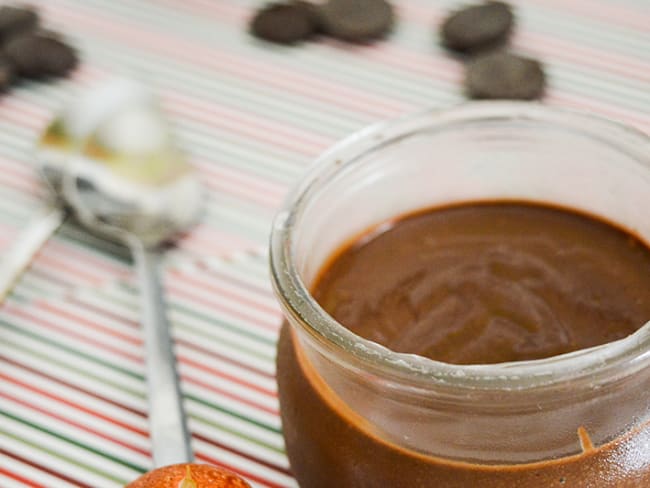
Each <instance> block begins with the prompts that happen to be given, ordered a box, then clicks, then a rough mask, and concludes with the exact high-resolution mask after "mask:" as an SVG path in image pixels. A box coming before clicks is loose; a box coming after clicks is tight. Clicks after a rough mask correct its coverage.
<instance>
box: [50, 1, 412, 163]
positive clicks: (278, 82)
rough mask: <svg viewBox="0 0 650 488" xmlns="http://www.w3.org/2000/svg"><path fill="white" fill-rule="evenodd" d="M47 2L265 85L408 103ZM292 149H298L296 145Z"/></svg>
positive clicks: (78, 21) (120, 34) (100, 27)
mask: <svg viewBox="0 0 650 488" xmlns="http://www.w3.org/2000/svg"><path fill="white" fill-rule="evenodd" d="M43 8H44V9H46V10H47V13H48V15H51V16H52V17H53V18H56V19H57V20H58V21H60V22H64V23H70V24H71V25H73V26H74V28H75V30H76V29H85V30H89V31H91V32H92V33H93V35H95V36H97V35H107V36H108V37H109V38H110V39H112V40H114V39H115V38H117V39H120V40H122V41H123V42H125V43H128V44H129V45H130V46H132V47H135V46H137V47H138V48H140V49H143V50H145V51H155V52H158V53H159V54H161V55H163V56H173V57H174V58H176V59H177V60H179V62H180V60H183V62H188V63H191V64H193V65H201V66H204V67H206V68H208V69H217V70H220V71H222V72H230V73H232V74H236V75H237V76H238V77H240V78H243V79H249V80H253V81H257V82H259V83H261V84H262V85H263V86H271V85H273V86H275V87H276V88H280V89H282V90H288V91H293V92H295V93H300V94H302V95H306V97H307V98H308V99H315V100H320V101H323V102H326V103H328V104H334V105H339V106H343V107H346V108H348V109H353V110H355V112H361V113H369V114H373V115H382V116H386V115H387V114H394V113H396V112H401V111H403V110H404V108H405V106H404V105H403V104H401V103H399V102H397V101H395V100H389V99H387V98H385V97H380V96H371V95H369V94H368V93H366V92H364V91H362V90H355V89H352V88H349V87H345V86H341V85H340V84H337V83H332V82H328V81H326V80H323V79H322V78H320V77H318V76H314V75H309V74H298V73H296V72H290V71H289V70H287V69H284V68H283V67H282V66H279V67H278V66H276V64H275V63H273V62H272V60H268V61H267V60H264V59H256V60H247V59H245V58H243V57H241V56H239V55H237V54H231V53H228V52H226V51H222V50H219V49H217V48H215V47H213V46H212V47H211V48H206V47H202V46H201V45H200V44H197V43H192V42H189V41H187V40H186V39H185V38H181V37H178V36H177V37H173V36H171V33H170V32H165V33H164V34H163V33H162V32H161V33H156V32H152V31H151V30H149V29H150V28H151V26H149V25H144V24H133V23H129V22H127V21H126V20H125V19H124V18H123V17H122V18H120V19H119V22H115V21H112V20H110V19H107V18H99V17H97V15H96V13H95V12H89V11H84V9H82V8H81V7H78V8H77V9H76V11H75V12H71V11H70V10H69V9H65V8H64V7H63V6H57V5H56V4H54V3H48V4H47V5H44V6H43ZM285 142H286V141H285ZM294 149H295V150H298V148H294ZM298 152H300V151H299V150H298Z"/></svg>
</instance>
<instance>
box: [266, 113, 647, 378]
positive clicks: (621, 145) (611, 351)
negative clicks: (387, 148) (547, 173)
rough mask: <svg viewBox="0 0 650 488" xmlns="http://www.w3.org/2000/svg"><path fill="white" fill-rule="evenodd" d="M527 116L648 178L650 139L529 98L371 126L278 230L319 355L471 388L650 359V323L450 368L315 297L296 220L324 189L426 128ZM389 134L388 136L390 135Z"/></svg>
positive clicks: (277, 280) (295, 200)
mask: <svg viewBox="0 0 650 488" xmlns="http://www.w3.org/2000/svg"><path fill="white" fill-rule="evenodd" d="M506 120H507V121H513V120H521V121H528V122H537V123H546V124H553V125H554V126H556V127H557V126H559V127H562V128H565V129H567V130H573V131H578V132H580V133H582V134H584V135H587V136H589V137H591V138H593V139H594V140H597V141H598V142H601V143H606V144H608V145H610V146H614V147H616V148H617V149H618V150H619V151H621V152H625V153H627V154H628V155H631V156H632V157H633V158H634V159H636V160H637V161H638V163H639V164H640V165H642V166H644V167H645V169H646V170H647V171H648V173H649V174H650V137H649V136H648V135H646V134H644V133H643V132H641V131H639V130H637V129H634V128H631V127H629V126H626V125H623V124H620V123H618V122H615V121H612V120H609V119H606V118H603V117H600V116H595V115H592V114H589V113H586V112H582V111H577V110H572V109H564V108H562V109H561V108H555V107H548V106H545V105H542V104H539V103H531V102H510V101H508V102H494V101H481V102H468V103H463V104H460V105H456V106H453V107H451V108H447V109H427V110H422V111H418V112H415V113H412V114H408V115H406V116H403V117H400V118H398V119H393V120H388V121H383V122H379V123H376V124H373V125H371V126H369V127H366V128H364V129H362V130H360V131H358V132H356V133H354V134H352V135H350V136H348V137H346V138H344V139H343V140H341V141H340V142H338V143H336V144H335V145H334V146H332V147H331V148H330V149H328V150H327V151H326V152H324V153H323V154H322V155H321V156H319V157H318V158H317V159H316V160H315V161H314V163H313V164H312V165H311V167H310V169H309V170H308V171H307V173H306V174H305V175H303V177H302V179H301V180H300V181H299V182H298V184H297V185H296V186H295V187H294V188H293V189H292V191H290V192H289V194H288V195H287V197H286V198H285V201H284V203H283V206H282V207H281V209H280V211H279V212H278V213H277V214H276V217H275V219H274V221H273V226H272V229H271V240H270V267H271V281H272V284H273V287H274V290H275V292H276V295H277V297H278V299H279V301H280V304H281V306H282V307H283V309H284V312H285V314H287V315H288V317H290V318H291V319H293V320H292V321H291V322H292V323H294V324H297V326H298V327H299V328H300V329H301V330H302V331H303V332H305V333H306V337H308V338H309V340H310V341H311V343H312V345H313V346H314V347H316V348H317V349H318V350H319V352H320V353H321V354H324V355H326V356H327V357H328V358H329V359H331V360H333V361H335V362H337V363H340V364H342V365H343V366H345V367H347V368H357V369H361V370H363V371H364V372H366V373H367V374H370V373H372V374H375V375H377V376H379V377H381V378H384V379H390V380H397V381H402V382H407V383H410V384H411V385H412V386H413V387H420V388H425V389H426V388H429V387H431V385H434V384H435V385H438V386H448V387H452V388H455V389H457V388H463V389H464V388H469V389H473V390H476V389H478V390H496V391H498V390H530V389H538V388H545V387H549V386H556V385H558V384H562V383H566V382H569V381H570V382H572V384H575V382H577V381H581V380H582V381H586V382H587V383H588V384H589V385H591V386H596V385H598V384H599V383H601V382H606V381H611V380H612V379H613V378H616V377H619V376H620V375H628V374H632V373H633V372H635V371H639V370H640V369H642V368H644V367H647V366H648V365H650V321H649V322H648V323H646V324H645V325H643V326H642V327H641V328H640V329H638V330H637V331H636V332H634V333H633V334H631V335H629V336H627V337H625V338H622V339H619V340H617V341H613V342H609V343H606V344H603V345H599V346H595V347H591V348H588V349H581V350H578V351H574V352H571V353H566V354H562V355H557V356H553V357H549V358H544V359H535V360H526V361H516V362H509V363H496V364H467V365H465V364H463V365H457V364H450V363H444V362H440V361H436V360H433V359H429V358H425V357H422V356H418V355H415V354H408V353H399V352H395V351H392V350H390V349H388V348H386V347H384V346H382V345H380V344H378V343H376V342H373V341H370V340H367V339H364V338H362V337H360V336H358V335H356V334H354V333H353V332H351V331H350V330H349V329H347V328H345V327H344V326H343V325H342V324H340V323H339V322H338V321H336V320H335V319H334V318H332V317H331V316H330V315H329V314H327V312H325V311H324V310H323V309H322V307H321V306H320V305H319V304H318V303H317V302H316V300H315V299H314V298H313V297H312V295H311V293H310V292H309V289H308V287H307V285H306V284H305V283H304V281H303V280H302V278H301V277H300V273H299V272H298V269H297V267H296V263H295V261H294V246H295V238H294V237H295V231H296V228H295V223H296V221H297V219H298V217H299V216H300V213H301V212H302V210H303V209H304V208H305V206H306V205H308V203H309V201H310V197H311V196H312V195H313V194H314V193H315V192H316V190H317V188H318V187H319V185H321V184H323V183H324V182H326V181H327V180H328V179H329V178H331V177H332V176H334V175H336V174H337V173H338V172H339V171H342V170H343V169H344V168H345V167H346V166H347V165H349V164H354V162H355V161H356V160H357V159H359V158H360V157H361V156H363V155H364V154H367V153H368V152H370V151H374V150H378V149H381V147H382V146H384V145H387V144H390V143H391V142H394V141H396V140H400V139H403V138H405V137H408V136H409V135H412V134H414V133H416V132H418V129H419V130H422V129H424V128H425V127H426V128H427V129H430V128H432V127H438V128H444V127H450V126H451V125H453V124H457V123H467V122H475V123H491V122H496V121H506ZM387 133H390V135H389V136H387V135H386V134H387Z"/></svg>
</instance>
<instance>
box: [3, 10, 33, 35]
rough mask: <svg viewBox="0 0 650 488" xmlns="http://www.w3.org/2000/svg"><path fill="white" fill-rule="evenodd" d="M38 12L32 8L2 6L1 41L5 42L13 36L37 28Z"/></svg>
mask: <svg viewBox="0 0 650 488" xmlns="http://www.w3.org/2000/svg"><path fill="white" fill-rule="evenodd" d="M37 27H38V13H36V11H35V10H34V9H31V8H21V7H12V6H9V5H3V6H2V7H0V43H5V42H7V41H8V40H9V39H11V38H12V37H15V36H17V35H21V34H25V33H28V32H31V31H34V30H36V28H37Z"/></svg>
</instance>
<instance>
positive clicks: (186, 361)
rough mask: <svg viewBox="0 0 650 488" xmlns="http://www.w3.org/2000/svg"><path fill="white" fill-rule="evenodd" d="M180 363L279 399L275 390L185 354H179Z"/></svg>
mask: <svg viewBox="0 0 650 488" xmlns="http://www.w3.org/2000/svg"><path fill="white" fill-rule="evenodd" d="M178 361H179V362H181V363H183V364H186V365H188V366H192V367H193V368H196V369H199V370H201V371H205V372H206V373H210V374H211V375H213V376H217V377H219V378H224V379H226V380H228V381H230V382H232V383H234V384H236V385H240V386H244V387H246V388H250V389H251V390H255V391H256V392H258V393H261V394H263V395H267V396H269V397H272V398H277V393H276V392H275V391H273V390H269V389H267V388H264V387H262V386H259V385H256V384H255V383H251V382H250V381H246V380H243V379H241V378H238V377H236V376H233V375H231V374H228V373H224V372H223V371H219V370H217V369H215V368H213V367H211V366H207V365H206V364H204V363H201V362H199V361H195V360H194V359H191V358H189V357H187V356H185V355H184V354H179V355H178Z"/></svg>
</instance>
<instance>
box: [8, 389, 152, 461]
mask: <svg viewBox="0 0 650 488" xmlns="http://www.w3.org/2000/svg"><path fill="white" fill-rule="evenodd" d="M0 397H4V398H5V399H8V400H11V401H13V402H15V403H17V404H18V405H21V406H23V407H25V408H28V409H31V410H34V411H36V412H39V413H42V414H43V415H45V416H47V417H50V418H53V419H55V420H59V421H60V422H63V423H65V424H68V425H71V426H72V427H75V428H77V429H79V430H82V431H84V432H88V433H89V434H93V435H95V436H97V437H99V438H100V439H104V440H106V441H109V442H112V443H113V444H117V445H118V446H122V447H125V448H127V449H129V450H131V451H134V452H138V453H140V454H142V455H144V456H149V455H150V453H149V452H148V451H145V450H144V449H140V448H139V447H137V446H134V445H132V444H129V443H128V442H124V441H122V440H120V439H116V438H115V437H112V436H109V435H107V434H104V433H103V432H101V431H99V430H96V429H93V428H91V427H88V426H86V425H83V424H81V423H79V422H75V421H74V420H70V419H68V418H65V417H63V416H61V415H58V414H56V413H54V412H51V411H49V410H47V409H45V408H42V407H38V406H36V405H33V404H31V403H29V402H26V401H24V400H21V399H19V398H16V397H14V396H13V395H10V394H8V393H4V392H0Z"/></svg>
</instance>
